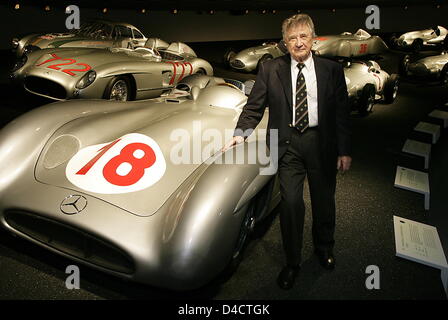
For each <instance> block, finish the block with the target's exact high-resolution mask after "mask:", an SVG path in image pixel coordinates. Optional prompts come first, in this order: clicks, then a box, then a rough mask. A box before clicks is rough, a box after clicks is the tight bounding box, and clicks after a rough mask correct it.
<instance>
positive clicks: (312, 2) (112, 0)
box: [8, 0, 448, 10]
mask: <svg viewBox="0 0 448 320" xmlns="http://www.w3.org/2000/svg"><path fill="white" fill-rule="evenodd" d="M8 2H9V3H10V4H11V5H15V4H16V3H20V4H23V5H32V6H46V5H49V6H53V7H59V6H67V5H69V4H76V5H79V6H82V7H98V8H100V7H109V8H126V9H131V8H135V9H141V8H146V9H148V10H151V9H152V10H169V9H174V8H176V9H183V10H211V9H214V10H241V9H249V10H263V9H267V10H299V9H317V8H323V9H324V8H328V9H333V8H351V7H366V6H368V5H370V4H372V1H371V0H334V1H331V0H275V1H273V0H187V1H179V0H177V1H176V0H126V1H124V0H97V1H91V0H68V1H66V0H8ZM374 4H376V5H378V6H387V7H390V6H414V5H428V4H433V5H435V6H437V5H444V4H445V5H448V1H447V0H405V1H403V0H376V1H375V3H374Z"/></svg>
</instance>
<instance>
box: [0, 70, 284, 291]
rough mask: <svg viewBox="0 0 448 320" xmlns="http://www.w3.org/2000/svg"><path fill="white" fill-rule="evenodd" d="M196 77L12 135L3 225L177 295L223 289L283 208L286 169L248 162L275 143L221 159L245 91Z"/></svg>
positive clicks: (6, 146)
mask: <svg viewBox="0 0 448 320" xmlns="http://www.w3.org/2000/svg"><path fill="white" fill-rule="evenodd" d="M184 80H185V81H184V82H183V83H182V84H179V86H180V87H181V88H183V89H184V90H182V91H181V90H177V89H176V90H175V92H174V93H172V94H170V95H166V96H164V97H159V98H156V99H152V100H144V101H134V102H125V103H119V102H113V101H112V102H111V101H101V100H96V101H95V100H88V101H87V100H84V101H80V100H71V101H64V102H56V103H52V104H49V105H46V106H43V107H40V108H37V109H34V110H32V111H30V112H28V113H26V114H24V115H22V116H20V117H19V118H17V119H15V120H14V121H13V122H11V123H9V124H8V125H7V126H5V127H4V128H3V129H2V130H1V131H0V162H1V163H2V165H1V166H0V177H1V179H0V224H1V225H2V226H3V227H5V228H6V229H7V230H9V231H10V232H11V233H13V234H15V235H17V236H19V237H21V238H24V239H26V240H29V241H31V242H33V243H35V244H37V245H39V246H41V247H43V248H46V249H48V250H50V251H52V252H55V253H58V254H60V255H63V256H65V257H68V258H70V259H72V260H75V261H77V262H79V263H82V264H86V265H89V266H91V267H93V268H96V269H98V270H101V271H104V272H108V273H110V274H113V275H116V276H119V277H122V278H125V279H130V280H134V281H138V282H142V283H147V284H151V285H154V286H159V287H165V288H170V289H175V290H186V289H193V288H197V287H200V286H202V285H204V284H206V283H208V282H209V281H210V280H212V279H213V278H214V277H215V276H216V275H217V274H219V273H220V272H221V271H222V270H224V269H225V268H226V266H228V265H229V263H231V262H232V261H235V259H238V258H239V257H241V252H242V249H243V248H244V243H245V242H246V239H247V236H248V233H249V232H250V230H251V229H252V228H253V227H254V223H255V222H257V221H259V220H261V219H262V218H263V217H265V216H267V214H268V213H269V212H270V211H271V210H272V209H273V208H274V207H275V206H276V204H277V203H278V202H279V197H278V185H277V181H276V180H275V179H274V178H273V177H274V176H273V175H272V174H274V173H275V172H273V173H271V175H268V174H261V171H260V170H261V169H262V168H265V167H266V166H268V164H267V163H266V162H264V160H262V159H261V158H259V157H252V159H253V161H251V160H248V159H250V158H248V157H247V155H248V154H247V153H248V152H249V149H250V147H251V146H261V145H263V146H264V145H265V138H264V137H265V135H264V134H263V135H259V136H256V137H254V138H253V140H252V141H250V139H249V140H248V141H247V142H245V143H244V144H241V145H240V147H241V148H242V149H240V151H242V153H241V154H242V155H244V158H241V159H242V161H241V162H237V163H235V162H234V161H233V162H232V160H231V162H226V161H228V160H226V159H233V156H235V154H236V153H233V152H234V151H235V152H236V148H232V149H229V150H228V151H226V152H225V153H222V152H221V151H220V150H221V147H222V146H223V144H224V143H225V142H226V139H228V138H230V137H231V135H232V133H233V129H234V127H235V124H236V121H237V119H238V116H239V114H240V112H241V110H242V107H243V106H244V104H245V103H246V101H247V96H246V95H245V94H244V92H243V91H248V90H245V89H247V88H245V85H244V84H243V83H240V82H238V81H226V80H224V79H221V78H212V77H207V76H197V75H196V76H193V77H192V79H189V78H186V79H184ZM201 88H202V89H201ZM186 90H187V91H189V92H187V91H186ZM242 90H243V91H242ZM247 93H248V92H247ZM267 112H268V111H267ZM267 112H266V114H265V116H264V118H263V119H262V121H261V123H260V128H266V126H267V119H268V115H267ZM226 131H227V133H228V134H230V135H229V136H228V137H226V136H225V135H226ZM210 138H212V139H210ZM211 141H212V142H211ZM237 148H238V147H237ZM257 154H259V152H258V153H257ZM229 155H230V157H228V156H229ZM268 159H269V157H268Z"/></svg>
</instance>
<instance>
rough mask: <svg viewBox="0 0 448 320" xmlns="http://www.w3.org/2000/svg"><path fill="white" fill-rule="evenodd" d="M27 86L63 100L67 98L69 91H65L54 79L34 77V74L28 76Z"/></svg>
mask: <svg viewBox="0 0 448 320" xmlns="http://www.w3.org/2000/svg"><path fill="white" fill-rule="evenodd" d="M25 88H27V89H28V90H30V91H32V92H35V93H38V94H42V95H45V96H48V97H52V98H55V99H61V100H63V99H66V98H67V92H66V91H65V89H64V87H63V86H61V85H60V84H58V83H56V82H54V81H51V80H48V79H44V78H40V77H34V76H29V77H26V78H25Z"/></svg>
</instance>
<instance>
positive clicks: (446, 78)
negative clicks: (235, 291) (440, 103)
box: [440, 63, 448, 88]
mask: <svg viewBox="0 0 448 320" xmlns="http://www.w3.org/2000/svg"><path fill="white" fill-rule="evenodd" d="M440 81H441V83H442V85H443V86H445V88H448V63H446V64H445V65H444V66H443V68H442V71H441V72H440Z"/></svg>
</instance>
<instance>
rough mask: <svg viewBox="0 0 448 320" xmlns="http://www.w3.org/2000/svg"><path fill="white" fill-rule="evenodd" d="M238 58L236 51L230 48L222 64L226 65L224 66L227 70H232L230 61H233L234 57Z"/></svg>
mask: <svg viewBox="0 0 448 320" xmlns="http://www.w3.org/2000/svg"><path fill="white" fill-rule="evenodd" d="M235 56H236V51H235V50H234V49H233V48H229V49H227V50H226V53H224V56H223V58H222V62H223V63H224V66H226V67H227V68H230V60H231V59H233V57H235Z"/></svg>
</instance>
